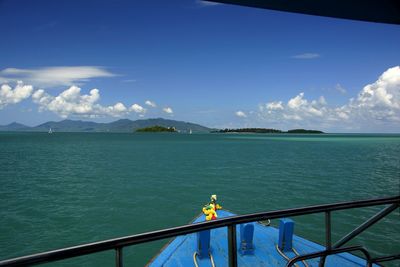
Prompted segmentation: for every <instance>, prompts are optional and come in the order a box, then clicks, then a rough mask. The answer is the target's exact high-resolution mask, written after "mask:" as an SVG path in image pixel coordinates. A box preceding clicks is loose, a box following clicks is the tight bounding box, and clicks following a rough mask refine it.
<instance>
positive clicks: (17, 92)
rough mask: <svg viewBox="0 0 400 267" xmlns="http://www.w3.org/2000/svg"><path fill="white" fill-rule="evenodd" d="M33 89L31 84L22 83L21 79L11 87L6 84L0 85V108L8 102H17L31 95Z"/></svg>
mask: <svg viewBox="0 0 400 267" xmlns="http://www.w3.org/2000/svg"><path fill="white" fill-rule="evenodd" d="M32 91H33V86H32V85H24V84H23V83H22V82H21V81H19V82H17V85H16V86H15V87H14V89H12V87H11V86H10V85H8V84H3V85H2V86H1V87H0V109H2V108H4V107H5V106H7V105H9V104H17V103H19V102H21V101H22V100H24V99H27V98H29V97H30V96H31V94H32Z"/></svg>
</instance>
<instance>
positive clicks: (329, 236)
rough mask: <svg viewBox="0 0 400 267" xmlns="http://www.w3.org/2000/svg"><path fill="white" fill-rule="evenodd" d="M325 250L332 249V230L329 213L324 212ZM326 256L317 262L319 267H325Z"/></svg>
mask: <svg viewBox="0 0 400 267" xmlns="http://www.w3.org/2000/svg"><path fill="white" fill-rule="evenodd" d="M325 249H326V250H327V251H329V250H331V249H332V229H331V212H330V211H326V212H325ZM325 260H326V256H323V257H321V259H320V260H319V267H322V266H325Z"/></svg>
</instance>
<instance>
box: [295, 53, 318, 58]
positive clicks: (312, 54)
mask: <svg viewBox="0 0 400 267" xmlns="http://www.w3.org/2000/svg"><path fill="white" fill-rule="evenodd" d="M319 57H321V56H320V54H317V53H303V54H299V55H295V56H292V58H295V59H314V58H319Z"/></svg>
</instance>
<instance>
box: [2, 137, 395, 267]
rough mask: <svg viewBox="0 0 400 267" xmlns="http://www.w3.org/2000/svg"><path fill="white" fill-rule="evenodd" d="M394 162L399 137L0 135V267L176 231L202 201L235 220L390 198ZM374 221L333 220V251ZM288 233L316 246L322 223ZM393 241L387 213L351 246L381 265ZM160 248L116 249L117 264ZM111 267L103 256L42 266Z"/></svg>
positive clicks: (319, 219)
mask: <svg viewBox="0 0 400 267" xmlns="http://www.w3.org/2000/svg"><path fill="white" fill-rule="evenodd" d="M399 155H400V136H399V135H318V136H310V135H303V136H301V135H255V134H251V135H250V134H249V135H235V134H226V135H225V134H204V135H195V134H193V135H179V134H111V133H107V134H106V133H95V134H94V133H92V134H85V133H55V134H52V135H49V134H44V133H0V181H1V187H0V259H5V258H10V257H15V256H21V255H25V254H30V253H36V252H41V251H45V250H51V249H56V248H61V247H65V246H72V245H76V244H80V243H86V242H92V241H98V240H102V239H107V238H112V237H119V236H123V235H129V234H134V233H140V232H144V231H150V230H155V229H161V228H165V227H169V226H175V225H182V224H185V223H187V222H189V221H190V220H191V219H192V218H193V217H194V216H195V215H197V214H198V213H199V212H200V209H201V207H202V205H203V204H204V203H205V202H207V201H208V198H209V195H210V194H218V197H219V200H220V202H221V203H222V204H223V206H224V207H225V208H227V209H229V210H231V211H233V212H236V213H239V214H244V213H249V212H256V211H266V210H276V209H283V208H289V207H299V206H304V205H315V204H322V203H330V202H335V201H346V200H358V199H366V198H373V197H384V196H393V195H398V194H399V193H400V160H399ZM377 210H379V208H378V209H377V208H367V209H362V210H350V211H341V212H335V213H333V215H332V216H333V239H334V240H338V239H339V238H340V237H341V236H342V235H343V234H345V233H347V232H348V231H350V230H351V229H352V228H354V227H355V226H357V225H358V224H359V223H361V222H362V220H363V219H366V218H368V217H369V216H371V215H373V214H374V213H375V212H376V211H377ZM295 222H296V230H295V231H296V234H298V235H301V236H303V237H306V238H308V239H311V240H314V241H316V242H321V243H323V242H324V228H323V222H324V218H323V216H322V215H312V216H304V217H301V218H295ZM275 223H276V222H275ZM399 240H400V220H399V212H398V211H396V212H394V213H393V214H391V215H390V216H389V217H388V218H386V219H385V220H383V221H382V222H380V223H379V224H377V225H376V226H373V227H372V228H371V229H370V230H368V231H367V232H365V233H364V234H362V235H361V236H360V237H358V238H357V239H356V240H355V241H354V242H353V243H354V244H358V243H361V244H363V245H365V246H366V247H367V248H368V249H369V250H370V251H371V253H372V254H373V255H384V254H386V253H398V252H399V250H400V242H399ZM163 243H164V241H163V242H156V243H151V244H146V245H141V246H137V247H131V248H129V249H126V250H125V253H124V257H125V260H126V263H127V264H133V265H135V266H140V265H143V264H145V263H146V262H147V261H148V260H149V259H150V258H151V257H152V256H153V255H154V254H155V253H156V252H157V251H158V250H159V249H160V248H161V246H162V245H163ZM113 262H114V254H113V252H105V253H100V254H97V255H94V256H87V257H80V258H77V259H72V260H67V261H63V262H60V263H58V264H55V263H52V264H50V265H51V266H53V265H57V266H76V265H85V266H109V265H111V264H113Z"/></svg>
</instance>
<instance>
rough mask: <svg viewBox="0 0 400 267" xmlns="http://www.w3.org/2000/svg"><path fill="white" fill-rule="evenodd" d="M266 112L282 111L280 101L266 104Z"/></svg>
mask: <svg viewBox="0 0 400 267" xmlns="http://www.w3.org/2000/svg"><path fill="white" fill-rule="evenodd" d="M266 108H267V109H268V110H280V109H283V105H282V101H277V102H270V103H267V104H266Z"/></svg>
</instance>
